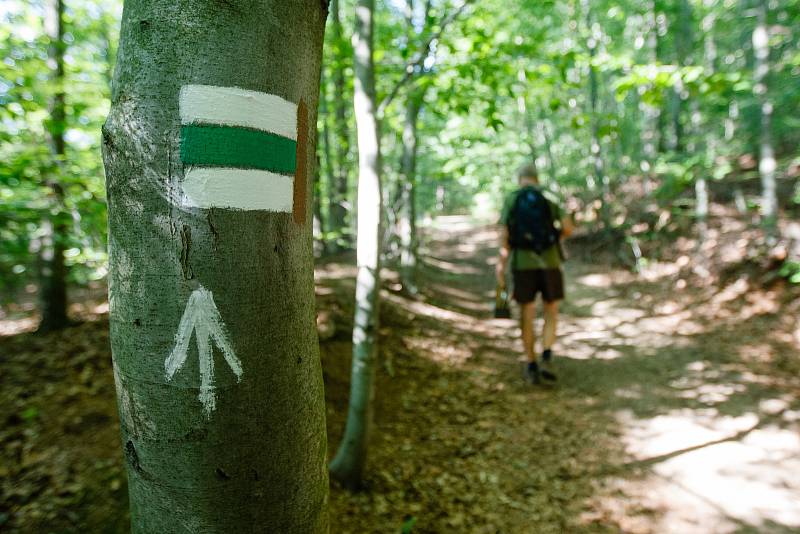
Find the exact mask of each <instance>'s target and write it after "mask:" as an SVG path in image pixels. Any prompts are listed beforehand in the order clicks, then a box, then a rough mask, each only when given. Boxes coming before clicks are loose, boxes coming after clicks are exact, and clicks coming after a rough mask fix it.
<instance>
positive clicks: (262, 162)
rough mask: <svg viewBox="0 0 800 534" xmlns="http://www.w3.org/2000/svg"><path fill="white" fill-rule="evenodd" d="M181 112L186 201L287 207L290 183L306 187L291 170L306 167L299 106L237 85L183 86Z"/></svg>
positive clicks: (291, 192)
mask: <svg viewBox="0 0 800 534" xmlns="http://www.w3.org/2000/svg"><path fill="white" fill-rule="evenodd" d="M180 115H181V161H182V162H183V164H184V166H185V168H186V169H187V170H186V173H185V175H184V180H183V196H184V199H183V201H184V202H185V203H186V204H187V205H189V206H193V207H198V208H212V207H219V208H235V209H242V210H266V211H278V212H292V208H293V204H294V197H295V194H296V193H295V191H294V188H295V181H296V180H297V179H298V178H302V180H303V184H302V185H303V186H305V176H304V174H305V172H303V173H302V174H303V176H302V177H296V176H295V174H296V172H297V171H298V167H299V168H300V170H303V169H304V168H305V162H301V164H300V165H299V164H298V156H299V155H300V154H301V153H302V154H304V153H305V147H303V149H302V150H298V106H297V104H293V103H292V102H289V101H287V100H284V99H283V98H281V97H279V96H276V95H271V94H268V93H262V92H259V91H250V90H247V89H241V88H239V87H217V86H212V85H185V86H183V87H182V88H181V93H180ZM301 126H302V124H301ZM300 133H301V137H302V134H304V133H305V132H300ZM301 141H304V140H301Z"/></svg>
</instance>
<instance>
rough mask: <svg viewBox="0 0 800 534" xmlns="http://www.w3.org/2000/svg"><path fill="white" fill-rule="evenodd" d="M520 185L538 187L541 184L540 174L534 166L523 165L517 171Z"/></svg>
mask: <svg viewBox="0 0 800 534" xmlns="http://www.w3.org/2000/svg"><path fill="white" fill-rule="evenodd" d="M517 178H518V179H519V185H536V184H538V183H539V173H538V172H537V171H536V166H535V165H533V164H530V163H529V164H528V165H523V166H522V167H520V168H519V170H518V171H517Z"/></svg>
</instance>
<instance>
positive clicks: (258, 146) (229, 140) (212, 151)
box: [181, 124, 297, 174]
mask: <svg viewBox="0 0 800 534" xmlns="http://www.w3.org/2000/svg"><path fill="white" fill-rule="evenodd" d="M296 147H297V143H296V142H295V141H293V140H291V139H287V138H286V137H281V136H279V135H275V134H274V133H270V132H264V131H261V130H251V129H248V128H237V127H235V126H218V125H212V124H202V125H200V124H189V125H184V126H181V161H182V162H183V163H185V164H187V165H201V166H204V167H232V168H238V169H262V170H265V171H272V172H276V173H280V174H294V171H295V168H296V166H297V158H296V150H297V148H296Z"/></svg>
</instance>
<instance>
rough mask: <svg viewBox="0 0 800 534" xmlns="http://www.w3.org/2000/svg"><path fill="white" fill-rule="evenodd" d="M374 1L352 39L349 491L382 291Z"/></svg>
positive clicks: (361, 1) (366, 417) (357, 476)
mask: <svg viewBox="0 0 800 534" xmlns="http://www.w3.org/2000/svg"><path fill="white" fill-rule="evenodd" d="M374 13H375V0H358V2H357V3H356V25H355V32H354V34H353V49H354V67H355V69H354V70H355V91H354V97H353V101H354V110H355V117H356V129H357V131H358V233H357V235H358V243H357V247H356V249H357V250H356V256H357V260H356V261H357V264H358V274H357V279H356V309H355V320H354V325H353V364H352V367H353V371H352V376H351V383H350V402H349V407H348V412H347V425H346V427H345V431H344V436H343V437H342V442H341V444H340V445H339V450H338V451H337V453H336V456H335V457H334V459H333V461H332V462H331V474H332V475H333V476H334V477H335V478H336V479H337V480H339V481H340V482H342V484H344V485H345V486H346V487H349V488H357V487H359V486H360V485H361V480H362V476H363V472H364V467H365V465H366V461H367V442H368V438H369V429H370V426H371V423H372V398H373V378H374V375H375V360H376V357H377V332H378V305H379V296H380V293H379V290H380V248H379V243H380V239H381V236H382V232H381V180H380V130H379V126H380V125H379V122H378V118H377V115H376V111H377V106H376V101H375V66H374V63H373V53H374V41H373V30H374Z"/></svg>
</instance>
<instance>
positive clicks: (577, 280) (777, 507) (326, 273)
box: [0, 217, 800, 534]
mask: <svg viewBox="0 0 800 534" xmlns="http://www.w3.org/2000/svg"><path fill="white" fill-rule="evenodd" d="M495 243H496V234H495V232H494V230H493V229H491V228H488V227H480V226H475V225H474V223H471V222H470V221H468V220H466V219H464V218H456V217H451V218H440V219H438V220H437V221H436V224H435V225H434V228H433V229H432V230H431V231H430V232H429V233H428V235H427V239H426V244H425V247H424V264H423V266H422V268H421V279H420V286H421V288H422V292H421V295H420V296H419V298H416V299H409V298H406V297H403V296H402V295H401V294H400V293H399V292H398V291H397V290H398V289H399V286H398V284H397V280H396V275H395V274H394V273H392V272H391V271H387V273H386V274H387V277H386V278H387V280H386V284H385V290H384V295H383V298H384V300H383V305H382V306H383V307H382V310H381V329H380V343H381V366H380V369H379V370H378V373H377V383H376V405H375V408H376V410H375V425H374V428H373V432H372V440H371V445H370V457H369V463H368V476H367V481H366V489H365V490H364V491H362V492H358V493H355V494H353V493H349V492H347V491H344V490H342V489H341V488H338V487H337V486H336V484H333V485H332V493H331V525H332V526H331V532H333V533H336V534H338V533H348V532H351V533H369V532H376V533H384V532H401V531H402V532H415V533H417V532H419V533H451V532H469V533H501V532H502V533H538V532H618V531H623V532H631V533H638V532H641V533H649V532H653V533H662V532H675V533H680V534H684V533H686V534H688V533H693V532H697V533H709V532H715V533H716V532H740V533H744V532H775V533H778V532H797V531H798V529H800V476H798V473H800V378H798V377H800V356H798V350H799V345H800V331H797V322H796V319H795V314H796V313H797V306H796V304H797V300H796V296H797V291H796V289H793V288H788V287H785V286H783V285H782V284H777V285H776V284H774V283H773V284H771V285H767V286H763V287H762V286H759V285H758V284H754V283H753V282H752V280H751V279H750V278H748V277H747V276H745V275H741V276H740V275H737V276H732V277H728V278H727V279H726V280H724V281H721V282H719V284H715V285H708V284H706V285H694V284H693V283H692V282H691V280H690V281H689V282H687V280H686V279H685V278H683V277H682V275H681V274H680V270H679V269H677V270H676V269H674V268H670V266H669V265H658V264H654V265H652V266H649V267H648V270H647V271H646V272H644V273H642V274H640V275H632V274H630V273H628V272H626V271H622V270H618V269H615V268H613V267H609V266H602V265H597V264H590V263H588V262H586V261H582V260H580V259H578V258H577V257H576V258H575V259H573V260H571V261H569V262H568V263H567V270H566V272H567V287H568V289H567V291H568V296H567V300H566V302H565V305H564V307H563V314H562V323H561V332H562V336H561V338H560V340H559V342H558V345H557V347H556V349H557V350H556V357H557V364H558V367H557V370H558V372H559V381H558V383H557V385H555V386H552V387H534V386H530V385H528V384H526V383H525V382H523V380H522V375H521V373H522V365H523V362H522V360H521V344H520V342H519V341H518V339H517V335H518V327H517V325H516V323H515V322H514V321H513V320H504V319H492V318H491V307H492V304H493V296H494V289H493V267H492V265H491V263H492V261H493V259H492V256H493V254H494V250H495V246H494V244H495ZM353 276H354V268H353V266H352V257H351V256H341V257H334V258H328V259H326V260H325V261H323V262H321V264H320V265H319V267H318V269H317V299H318V308H319V310H320V323H321V338H322V341H321V351H322V359H323V369H324V372H325V382H326V395H327V406H328V428H329V447H330V449H331V454H332V453H333V452H334V449H335V447H336V446H337V445H338V442H339V438H340V437H341V432H342V429H343V426H344V417H345V414H346V407H347V396H348V383H349V373H350V326H351V325H352V298H353V292H354V282H353ZM98 305H99V308H97V309H96V311H98V312H102V310H103V307H102V303H99V304H98ZM91 308H92V306H86V309H89V310H91ZM0 365H2V373H0V407H1V408H2V413H3V417H4V418H5V420H4V421H3V425H2V431H0V444H2V457H0V458H2V463H0V531H6V530H8V531H26V532H28V531H37V532H38V531H45V532H50V531H52V532H94V531H105V532H115V531H118V532H123V531H126V529H127V511H126V510H127V496H126V491H125V475H124V467H123V461H122V454H121V449H120V447H119V443H118V426H117V415H116V405H115V395H114V386H113V377H112V373H111V357H110V351H109V347H108V333H107V319H106V318H105V316H103V315H102V313H101V314H100V315H99V316H98V317H97V318H96V320H93V321H87V322H85V323H83V324H81V325H79V326H76V327H74V328H71V329H69V330H66V331H64V332H60V333H56V334H52V335H49V336H36V335H34V334H30V333H19V334H15V335H7V336H5V337H0Z"/></svg>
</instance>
